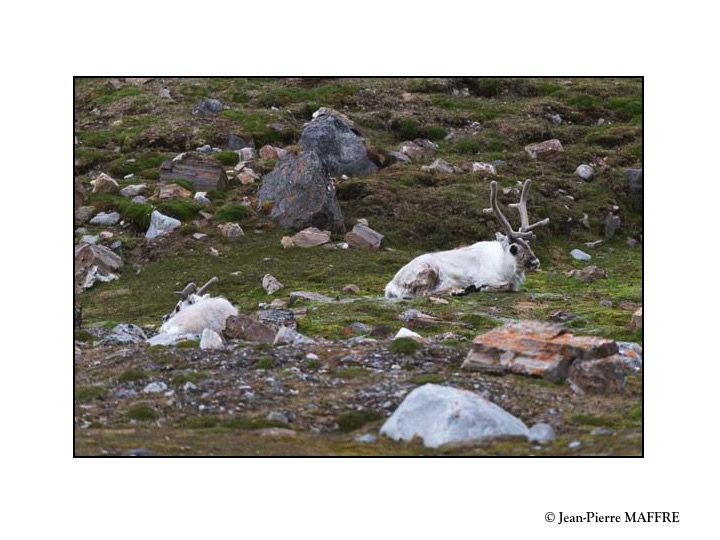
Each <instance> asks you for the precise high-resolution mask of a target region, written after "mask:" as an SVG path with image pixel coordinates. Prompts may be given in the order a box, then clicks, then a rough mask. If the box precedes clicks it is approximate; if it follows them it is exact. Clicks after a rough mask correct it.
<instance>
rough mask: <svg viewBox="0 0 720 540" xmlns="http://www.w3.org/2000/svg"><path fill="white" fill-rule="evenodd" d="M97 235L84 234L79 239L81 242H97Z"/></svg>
mask: <svg viewBox="0 0 720 540" xmlns="http://www.w3.org/2000/svg"><path fill="white" fill-rule="evenodd" d="M98 239H99V237H98V235H92V234H85V235H83V237H82V238H81V239H80V243H81V244H97V242H98Z"/></svg>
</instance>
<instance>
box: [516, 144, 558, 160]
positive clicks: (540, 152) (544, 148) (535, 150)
mask: <svg viewBox="0 0 720 540" xmlns="http://www.w3.org/2000/svg"><path fill="white" fill-rule="evenodd" d="M525 151H526V152H527V153H528V155H529V156H530V157H531V158H532V159H539V158H542V157H545V156H547V155H549V154H555V153H557V152H563V151H564V149H563V146H562V144H561V143H560V141H559V140H557V139H550V140H549V141H543V142H539V143H532V144H528V145H527V146H526V147H525Z"/></svg>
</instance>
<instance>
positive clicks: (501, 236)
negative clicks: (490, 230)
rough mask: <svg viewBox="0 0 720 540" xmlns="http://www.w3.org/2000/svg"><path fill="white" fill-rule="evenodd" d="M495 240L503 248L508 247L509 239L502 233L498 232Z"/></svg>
mask: <svg viewBox="0 0 720 540" xmlns="http://www.w3.org/2000/svg"><path fill="white" fill-rule="evenodd" d="M495 239H496V240H497V241H498V242H500V243H501V244H502V245H503V246H507V243H508V237H507V236H505V235H504V234H503V233H501V232H496V233H495Z"/></svg>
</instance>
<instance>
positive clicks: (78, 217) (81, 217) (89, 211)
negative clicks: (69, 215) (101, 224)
mask: <svg viewBox="0 0 720 540" xmlns="http://www.w3.org/2000/svg"><path fill="white" fill-rule="evenodd" d="M94 214H95V207H94V206H81V207H80V208H78V209H77V210H75V221H76V222H78V223H85V222H86V221H87V220H89V219H90V218H91V217H93V215H94Z"/></svg>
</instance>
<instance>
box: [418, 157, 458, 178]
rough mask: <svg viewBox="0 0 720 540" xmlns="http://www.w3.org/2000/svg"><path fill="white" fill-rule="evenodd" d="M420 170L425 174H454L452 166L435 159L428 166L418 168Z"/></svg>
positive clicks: (442, 160)
mask: <svg viewBox="0 0 720 540" xmlns="http://www.w3.org/2000/svg"><path fill="white" fill-rule="evenodd" d="M420 170H421V171H426V172H430V171H437V172H440V173H444V174H452V173H453V172H455V169H454V168H453V166H452V165H450V164H449V163H448V162H447V161H445V160H444V159H436V160H435V161H433V162H432V163H431V164H430V165H423V166H422V167H420Z"/></svg>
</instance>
